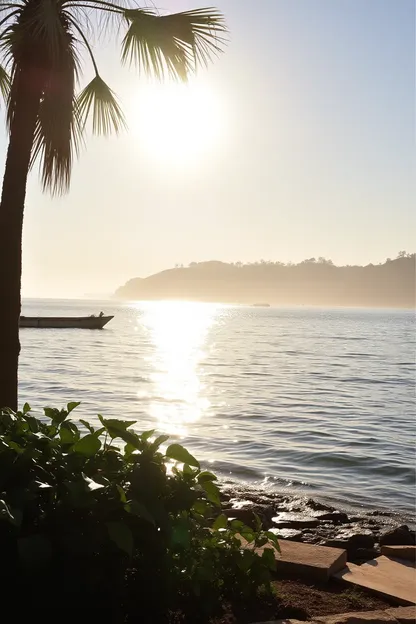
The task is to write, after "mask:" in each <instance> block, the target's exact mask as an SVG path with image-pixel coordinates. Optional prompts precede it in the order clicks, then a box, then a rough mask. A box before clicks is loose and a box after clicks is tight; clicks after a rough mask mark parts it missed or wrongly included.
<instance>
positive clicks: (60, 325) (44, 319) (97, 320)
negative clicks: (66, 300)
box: [19, 313, 114, 329]
mask: <svg viewBox="0 0 416 624" xmlns="http://www.w3.org/2000/svg"><path fill="white" fill-rule="evenodd" d="M113 318H114V316H104V314H102V313H101V314H100V315H99V316H94V315H93V316H21V317H20V323H19V326H20V327H36V328H39V329H40V328H42V329H102V328H103V327H104V325H107V323H108V322H109V321H111V319H113Z"/></svg>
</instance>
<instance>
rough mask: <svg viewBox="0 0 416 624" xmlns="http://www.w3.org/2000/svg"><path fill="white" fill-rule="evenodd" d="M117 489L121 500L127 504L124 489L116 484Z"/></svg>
mask: <svg viewBox="0 0 416 624" xmlns="http://www.w3.org/2000/svg"><path fill="white" fill-rule="evenodd" d="M116 488H117V490H118V493H119V495H120V500H121V502H122V503H127V498H126V493H125V491H124V490H123V488H122V487H121V485H118V484H116Z"/></svg>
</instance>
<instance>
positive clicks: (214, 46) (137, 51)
mask: <svg viewBox="0 0 416 624" xmlns="http://www.w3.org/2000/svg"><path fill="white" fill-rule="evenodd" d="M125 17H126V19H127V20H128V22H129V23H130V26H129V28H128V30H127V33H126V35H125V37H124V39H123V43H122V54H121V58H122V61H123V62H124V63H126V62H130V63H134V64H137V65H138V66H139V67H140V68H141V69H143V70H144V71H145V72H146V73H147V74H154V75H155V76H156V78H158V79H162V78H164V77H165V75H166V74H168V75H170V76H171V77H173V78H179V79H181V80H186V79H187V77H188V76H189V74H190V73H191V72H193V71H195V70H196V68H197V66H198V65H201V64H202V65H205V64H206V63H207V62H208V61H209V60H210V59H211V57H212V55H213V54H218V53H219V52H221V51H222V48H223V46H224V43H225V40H226V39H225V35H226V32H227V28H226V25H225V22H224V18H223V16H222V14H221V13H219V12H218V11H217V10H216V9H196V10H195V11H186V12H183V13H174V14H172V15H157V14H156V13H154V12H153V11H148V10H144V9H132V10H126V11H125Z"/></svg>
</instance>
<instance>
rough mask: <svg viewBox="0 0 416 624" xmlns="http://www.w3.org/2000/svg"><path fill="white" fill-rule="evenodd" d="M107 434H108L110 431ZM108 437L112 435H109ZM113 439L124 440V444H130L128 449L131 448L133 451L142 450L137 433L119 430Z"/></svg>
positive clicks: (141, 443)
mask: <svg viewBox="0 0 416 624" xmlns="http://www.w3.org/2000/svg"><path fill="white" fill-rule="evenodd" d="M108 432H109V433H110V430H109V431H108ZM110 435H112V434H111V433H110ZM113 437H114V438H121V439H122V440H124V442H127V444H130V447H133V448H134V449H135V450H142V448H143V441H142V440H141V439H140V437H139V436H138V435H137V433H133V432H132V431H122V430H120V431H118V432H117V433H116V435H114V436H113Z"/></svg>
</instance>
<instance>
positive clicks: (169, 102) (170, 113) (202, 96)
mask: <svg viewBox="0 0 416 624" xmlns="http://www.w3.org/2000/svg"><path fill="white" fill-rule="evenodd" d="M131 108H132V110H131V112H130V111H129V119H128V124H129V127H130V129H131V131H132V132H133V135H134V137H135V139H136V140H137V141H138V143H139V146H140V149H141V150H142V151H144V152H145V154H146V156H148V157H149V158H152V159H154V160H156V161H157V162H158V163H168V164H170V165H172V166H175V165H179V166H182V165H184V164H186V165H187V166H191V165H193V164H197V163H199V162H200V161H202V160H203V159H204V157H205V156H206V155H208V154H209V153H210V152H213V151H215V150H218V149H219V148H220V143H221V139H222V136H223V130H224V111H223V108H222V105H221V101H220V98H219V97H218V94H216V93H215V92H214V91H213V90H211V89H210V88H208V87H207V86H204V85H203V84H201V83H197V82H189V83H188V84H178V83H172V82H171V83H166V84H150V85H145V86H143V87H142V88H141V89H140V91H139V92H138V93H137V96H135V97H134V98H133V102H132V106H131Z"/></svg>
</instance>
